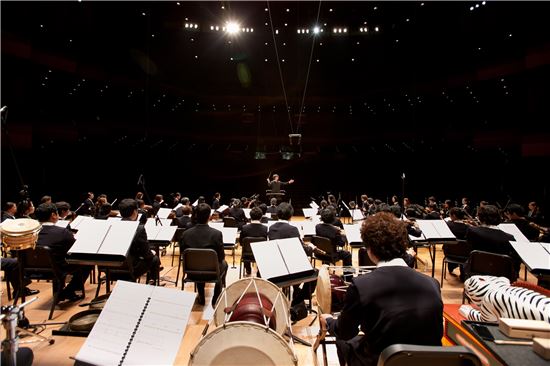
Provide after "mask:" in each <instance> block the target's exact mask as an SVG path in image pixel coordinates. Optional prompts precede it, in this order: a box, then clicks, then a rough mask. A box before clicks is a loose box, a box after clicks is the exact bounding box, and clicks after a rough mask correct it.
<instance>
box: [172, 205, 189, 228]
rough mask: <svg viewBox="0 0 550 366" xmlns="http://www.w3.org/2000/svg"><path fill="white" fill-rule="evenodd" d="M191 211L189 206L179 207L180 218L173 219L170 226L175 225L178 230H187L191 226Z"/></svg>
mask: <svg viewBox="0 0 550 366" xmlns="http://www.w3.org/2000/svg"><path fill="white" fill-rule="evenodd" d="M192 212H193V210H192V209H191V206H182V207H181V216H179V217H175V218H174V219H173V223H172V225H174V224H175V225H177V226H178V228H180V229H189V228H190V227H192V226H193V222H192V218H191V214H192Z"/></svg>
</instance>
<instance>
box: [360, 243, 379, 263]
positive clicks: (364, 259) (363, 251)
mask: <svg viewBox="0 0 550 366" xmlns="http://www.w3.org/2000/svg"><path fill="white" fill-rule="evenodd" d="M357 259H358V261H359V266H375V267H376V264H375V263H374V262H373V261H372V260H371V259H370V257H369V253H368V252H367V248H365V247H362V248H359V253H358V256H357Z"/></svg>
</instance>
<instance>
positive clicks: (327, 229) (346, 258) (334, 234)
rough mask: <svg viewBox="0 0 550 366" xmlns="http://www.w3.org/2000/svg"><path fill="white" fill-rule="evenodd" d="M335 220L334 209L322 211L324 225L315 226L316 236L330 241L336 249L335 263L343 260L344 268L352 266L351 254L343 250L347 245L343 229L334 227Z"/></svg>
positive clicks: (334, 253) (334, 254) (334, 252)
mask: <svg viewBox="0 0 550 366" xmlns="http://www.w3.org/2000/svg"><path fill="white" fill-rule="evenodd" d="M334 220H335V216H334V211H333V210H332V209H329V208H326V209H324V210H323V211H321V221H322V223H321V224H317V225H316V226H315V235H317V236H322V237H324V238H328V239H330V242H331V243H332V247H333V249H334V251H333V258H332V259H333V261H334V262H337V261H338V260H340V259H341V260H342V261H343V262H344V266H351V253H350V252H348V251H347V250H343V249H342V248H343V247H344V245H345V240H344V237H343V236H342V233H341V230H342V229H340V228H339V227H337V226H335V225H333V222H334Z"/></svg>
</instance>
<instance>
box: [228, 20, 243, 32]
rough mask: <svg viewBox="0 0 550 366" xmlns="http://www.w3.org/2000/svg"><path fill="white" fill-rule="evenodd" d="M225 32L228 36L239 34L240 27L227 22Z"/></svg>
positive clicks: (237, 24)
mask: <svg viewBox="0 0 550 366" xmlns="http://www.w3.org/2000/svg"><path fill="white" fill-rule="evenodd" d="M225 29H226V30H225V31H226V32H227V33H229V34H236V33H238V32H239V29H240V26H239V23H237V22H231V21H230V22H227V23H225Z"/></svg>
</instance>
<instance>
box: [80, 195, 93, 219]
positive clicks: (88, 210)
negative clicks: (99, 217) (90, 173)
mask: <svg viewBox="0 0 550 366" xmlns="http://www.w3.org/2000/svg"><path fill="white" fill-rule="evenodd" d="M78 214H79V215H82V216H94V214H95V204H94V192H88V193H87V195H86V199H85V200H84V202H82V206H81V208H80V210H78Z"/></svg>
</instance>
